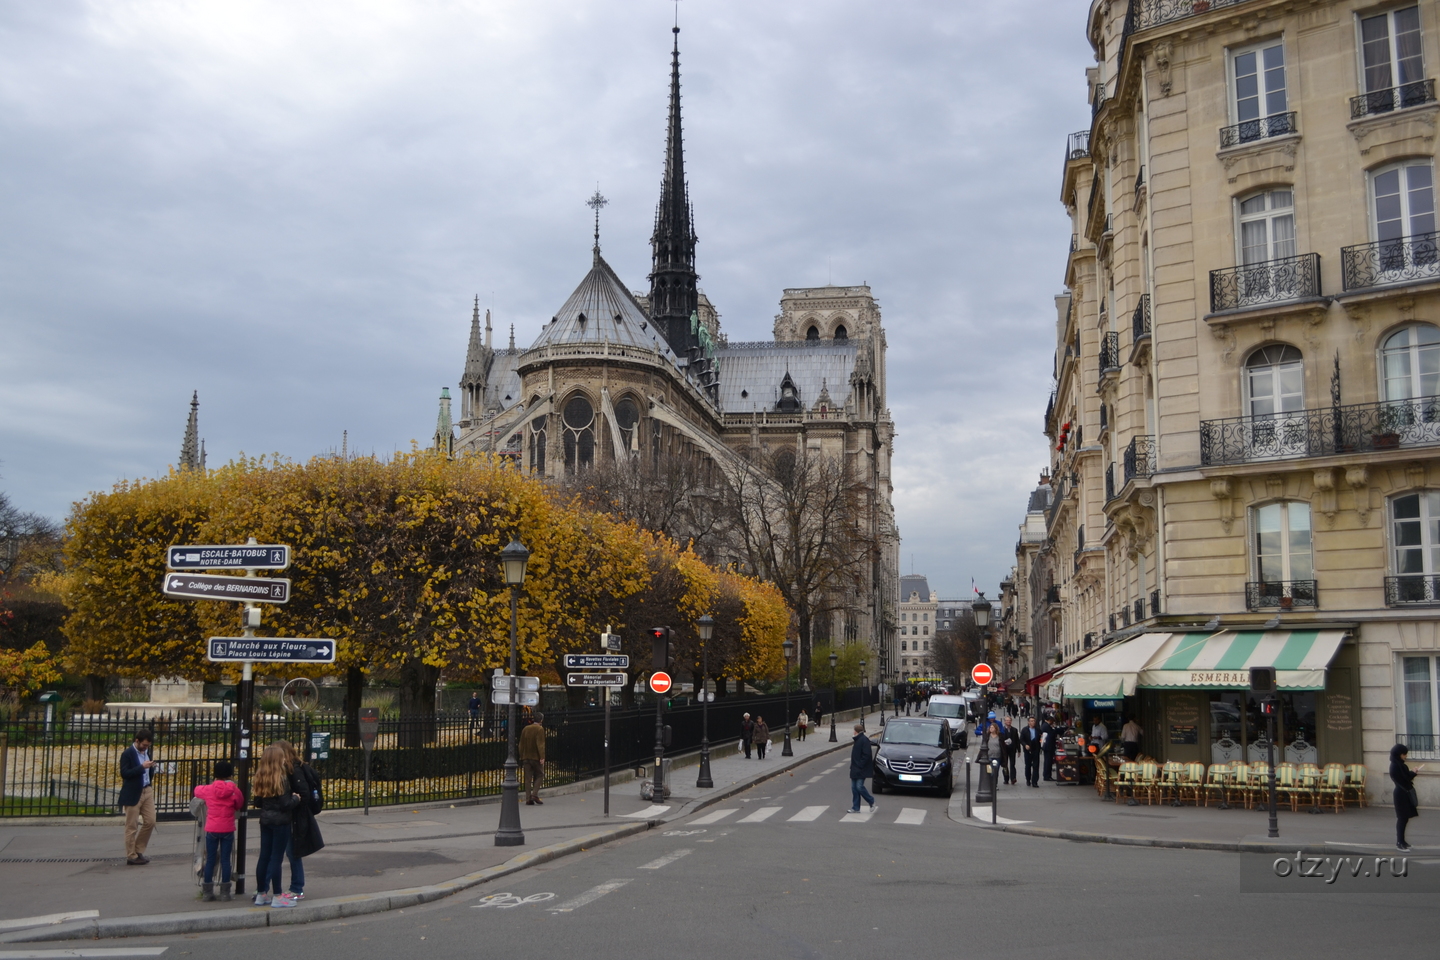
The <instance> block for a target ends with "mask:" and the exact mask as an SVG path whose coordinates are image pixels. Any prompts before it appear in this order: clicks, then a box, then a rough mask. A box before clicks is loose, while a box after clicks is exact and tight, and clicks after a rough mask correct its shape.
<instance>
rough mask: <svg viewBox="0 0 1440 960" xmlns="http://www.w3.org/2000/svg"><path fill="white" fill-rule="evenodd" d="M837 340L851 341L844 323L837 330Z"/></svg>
mask: <svg viewBox="0 0 1440 960" xmlns="http://www.w3.org/2000/svg"><path fill="white" fill-rule="evenodd" d="M835 339H836V340H849V339H850V331H849V330H846V329H845V324H843V323H842V324H840V326H838V327H836V328H835Z"/></svg>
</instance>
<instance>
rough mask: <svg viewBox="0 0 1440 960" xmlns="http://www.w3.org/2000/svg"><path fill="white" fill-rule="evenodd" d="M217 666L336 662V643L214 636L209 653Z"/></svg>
mask: <svg viewBox="0 0 1440 960" xmlns="http://www.w3.org/2000/svg"><path fill="white" fill-rule="evenodd" d="M206 655H207V657H208V659H210V660H211V661H213V662H215V663H235V662H241V661H245V660H252V661H255V662H257V663H334V662H335V641H334V640H325V639H314V638H309V637H211V638H210V646H209V649H208V650H207V651H206Z"/></svg>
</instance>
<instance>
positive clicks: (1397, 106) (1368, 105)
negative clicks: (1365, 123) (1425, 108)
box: [1350, 80, 1435, 120]
mask: <svg viewBox="0 0 1440 960" xmlns="http://www.w3.org/2000/svg"><path fill="white" fill-rule="evenodd" d="M1434 102H1435V81H1434V80H1416V81H1415V82H1414V83H1402V84H1400V85H1399V86H1398V87H1386V88H1385V89H1384V90H1371V91H1370V92H1369V93H1362V94H1360V96H1358V97H1351V98H1350V119H1351V120H1359V119H1360V118H1361V117H1369V116H1373V115H1374V114H1377V113H1389V112H1391V111H1392V110H1403V109H1405V108H1406V107H1418V106H1419V105H1420V104H1422V103H1434Z"/></svg>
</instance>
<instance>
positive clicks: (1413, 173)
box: [1370, 160, 1435, 269]
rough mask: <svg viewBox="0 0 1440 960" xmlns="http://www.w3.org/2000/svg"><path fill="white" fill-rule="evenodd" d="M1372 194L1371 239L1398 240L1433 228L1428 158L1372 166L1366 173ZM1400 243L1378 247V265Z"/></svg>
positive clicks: (1432, 179) (1395, 253) (1397, 252)
mask: <svg viewBox="0 0 1440 960" xmlns="http://www.w3.org/2000/svg"><path fill="white" fill-rule="evenodd" d="M1370 184H1371V190H1372V192H1373V193H1374V196H1375V239H1376V240H1378V241H1380V243H1381V244H1384V243H1385V242H1386V241H1392V242H1394V241H1399V240H1402V239H1404V238H1405V237H1415V236H1419V235H1421V234H1427V233H1433V232H1434V231H1435V171H1434V168H1433V166H1432V165H1431V163H1430V161H1429V160H1412V161H1409V162H1407V163H1398V164H1395V165H1393V166H1389V167H1382V168H1380V169H1379V170H1376V171H1375V173H1373V174H1372V175H1371V177H1370ZM1402 249H1403V244H1398V243H1397V244H1396V246H1395V247H1394V248H1392V249H1391V250H1389V251H1387V250H1386V248H1385V247H1383V246H1382V247H1381V250H1380V257H1381V260H1382V264H1381V268H1382V269H1398V266H1399V265H1398V264H1396V265H1394V266H1390V267H1386V266H1385V265H1384V263H1383V261H1384V260H1385V259H1386V257H1387V256H1389V257H1391V258H1394V257H1396V256H1400V255H1401V254H1400V250H1402Z"/></svg>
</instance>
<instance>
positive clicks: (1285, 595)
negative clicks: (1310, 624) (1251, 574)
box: [1245, 580, 1319, 610]
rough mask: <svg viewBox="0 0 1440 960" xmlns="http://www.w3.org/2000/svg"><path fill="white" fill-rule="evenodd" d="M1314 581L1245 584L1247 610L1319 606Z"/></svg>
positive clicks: (1271, 581) (1273, 581)
mask: <svg viewBox="0 0 1440 960" xmlns="http://www.w3.org/2000/svg"><path fill="white" fill-rule="evenodd" d="M1318 593H1319V591H1317V590H1316V587H1315V581H1314V580H1265V581H1258V582H1252V583H1247V584H1245V609H1246V610H1269V609H1272V608H1278V609H1281V610H1289V609H1291V608H1292V607H1315V606H1319V603H1318V599H1317V598H1318Z"/></svg>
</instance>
